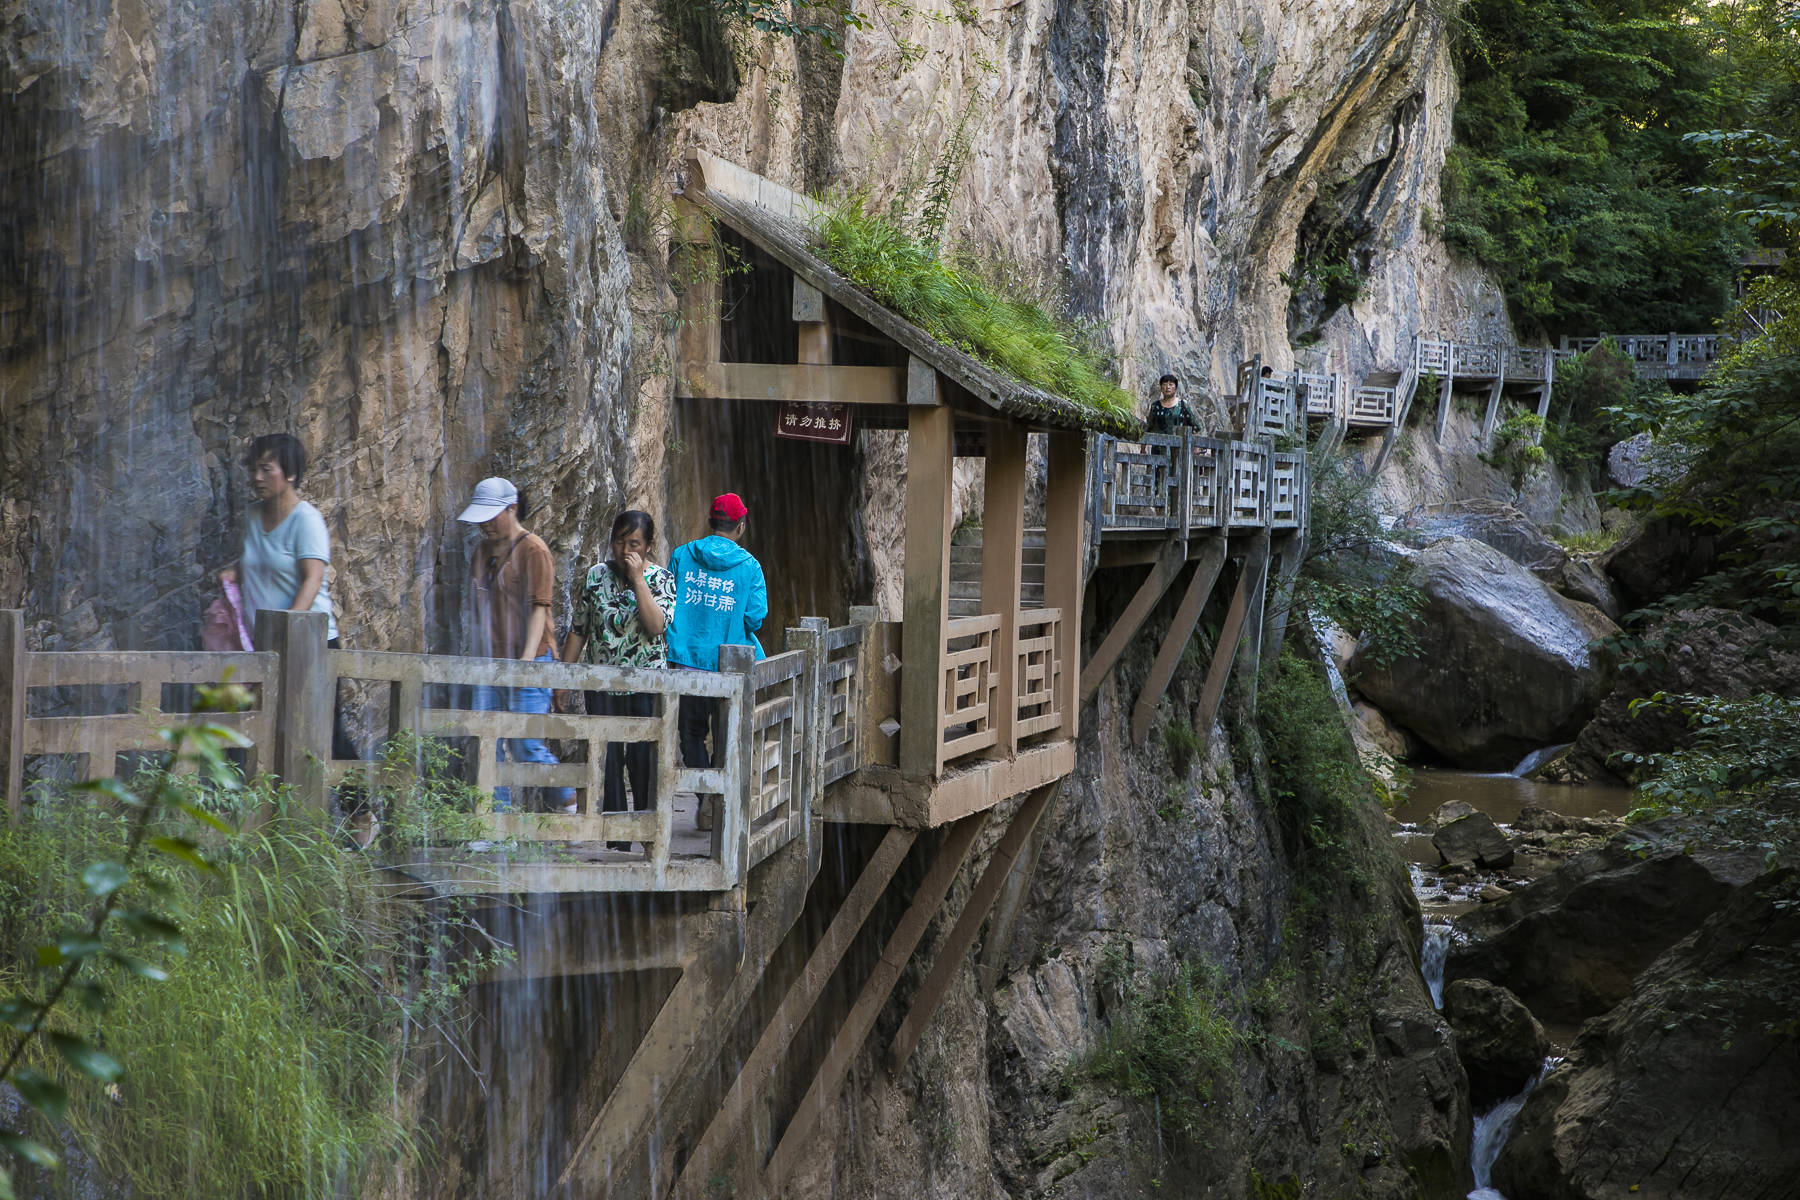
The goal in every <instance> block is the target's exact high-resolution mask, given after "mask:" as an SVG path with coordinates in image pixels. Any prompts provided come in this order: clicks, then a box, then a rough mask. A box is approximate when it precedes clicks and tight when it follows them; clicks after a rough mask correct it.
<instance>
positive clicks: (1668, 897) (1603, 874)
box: [1444, 819, 1761, 1025]
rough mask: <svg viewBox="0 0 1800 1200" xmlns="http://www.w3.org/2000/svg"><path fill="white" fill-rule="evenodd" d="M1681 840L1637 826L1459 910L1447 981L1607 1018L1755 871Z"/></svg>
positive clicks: (1741, 858)
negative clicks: (1482, 985) (1689, 849)
mask: <svg viewBox="0 0 1800 1200" xmlns="http://www.w3.org/2000/svg"><path fill="white" fill-rule="evenodd" d="M1685 841H1686V838H1685V836H1683V835H1682V833H1681V832H1680V827H1679V825H1678V824H1676V823H1674V822H1671V821H1668V820H1667V819H1665V820H1664V821H1659V822H1653V823H1651V824H1650V825H1646V826H1640V827H1638V828H1636V829H1633V830H1631V831H1629V832H1627V833H1625V834H1621V835H1620V836H1618V837H1616V838H1614V839H1613V840H1612V841H1611V842H1609V843H1607V844H1606V845H1605V846H1604V847H1602V848H1600V849H1598V850H1591V851H1588V852H1586V853H1583V854H1579V855H1576V856H1575V857H1574V858H1572V859H1570V860H1568V861H1567V862H1565V863H1563V864H1562V865H1561V866H1560V867H1558V868H1557V869H1556V870H1555V871H1553V872H1552V873H1551V874H1549V875H1548V876H1545V877H1544V878H1542V879H1539V880H1536V881H1535V882H1533V883H1531V884H1530V885H1529V886H1527V887H1524V888H1521V889H1519V890H1518V891H1516V892H1514V893H1513V894H1512V896H1511V897H1510V898H1509V899H1507V900H1504V901H1502V902H1500V903H1498V904H1485V905H1482V906H1481V907H1480V908H1478V909H1476V910H1474V911H1472V912H1469V913H1466V914H1464V915H1463V916H1461V917H1459V918H1458V919H1457V922H1456V924H1457V928H1458V929H1459V930H1460V931H1461V932H1462V933H1464V934H1465V935H1467V936H1466V938H1465V939H1464V940H1462V941H1459V942H1458V943H1456V944H1454V945H1452V947H1451V949H1450V953H1449V956H1448V958H1447V959H1446V962H1445V969H1444V978H1445V979H1446V980H1447V981H1454V980H1458V979H1471V978H1473V979H1486V980H1489V981H1491V982H1494V983H1502V984H1504V985H1505V986H1506V987H1508V988H1510V989H1511V990H1512V991H1513V993H1514V994H1515V995H1517V996H1518V997H1519V998H1520V999H1521V1000H1523V1001H1524V1002H1525V1003H1526V1004H1527V1005H1528V1006H1530V1008H1531V1011H1532V1012H1533V1013H1535V1014H1536V1015H1537V1016H1538V1018H1539V1019H1540V1020H1544V1021H1548V1022H1553V1023H1556V1024H1564V1025H1572V1024H1576V1023H1578V1022H1580V1021H1584V1020H1586V1019H1587V1018H1589V1017H1593V1016H1597V1015H1599V1014H1600V1013H1603V1012H1605V1011H1606V1010H1608V1009H1610V1008H1611V1007H1612V1006H1613V1005H1615V1004H1617V1003H1618V1002H1619V1001H1620V1000H1623V999H1624V998H1625V997H1626V996H1627V995H1629V994H1630V992H1631V982H1632V980H1633V979H1634V978H1635V977H1636V976H1637V974H1638V972H1640V971H1642V970H1643V969H1644V968H1645V967H1646V966H1648V965H1649V964H1650V963H1651V961H1653V960H1654V959H1655V958H1656V956H1657V955H1659V954H1661V953H1662V952H1663V951H1664V950H1666V949H1668V948H1669V946H1671V945H1673V944H1674V943H1675V942H1676V941H1678V940H1680V939H1681V938H1683V937H1685V936H1687V934H1689V933H1690V932H1692V931H1693V929H1694V927H1695V926H1697V925H1699V924H1700V922H1702V921H1704V920H1705V919H1706V917H1707V916H1708V915H1709V914H1710V913H1711V912H1712V911H1713V910H1714V909H1716V908H1717V907H1718V906H1719V905H1720V904H1721V903H1723V902H1724V901H1725V899H1726V898H1727V897H1728V896H1730V895H1731V893H1732V892H1733V891H1734V890H1736V889H1737V888H1739V887H1742V886H1743V885H1744V884H1746V883H1748V882H1749V881H1750V880H1752V879H1754V878H1755V877H1756V875H1757V874H1758V872H1759V871H1760V870H1761V857H1760V852H1751V851H1745V852H1741V853H1733V854H1723V853H1708V854H1687V853H1685V852H1684V851H1683V850H1682V849H1681V847H1682V845H1683V844H1685Z"/></svg>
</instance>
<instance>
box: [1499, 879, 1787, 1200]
mask: <svg viewBox="0 0 1800 1200" xmlns="http://www.w3.org/2000/svg"><path fill="white" fill-rule="evenodd" d="M1797 980H1800V880H1797V879H1796V877H1795V875H1794V873H1793V872H1792V871H1781V872H1775V873H1771V874H1769V875H1766V876H1763V877H1762V878H1760V879H1758V880H1756V881H1755V882H1754V883H1753V884H1752V885H1750V886H1748V887H1746V888H1744V889H1743V890H1742V891H1741V892H1739V893H1738V894H1737V895H1735V896H1734V897H1733V898H1732V899H1731V900H1730V901H1729V902H1728V903H1727V904H1725V905H1724V906H1723V907H1722V908H1720V909H1719V910H1718V911H1717V912H1715V913H1714V914H1713V915H1712V916H1711V917H1709V918H1707V920H1706V923H1705V924H1704V925H1702V926H1701V927H1700V928H1699V929H1698V930H1697V931H1695V932H1694V933H1693V934H1691V935H1690V936H1688V937H1687V938H1686V939H1684V940H1683V941H1682V942H1681V943H1679V944H1678V945H1676V946H1675V947H1674V948H1673V949H1671V950H1670V951H1669V952H1668V953H1667V954H1664V955H1663V956H1662V957H1661V958H1659V959H1657V960H1656V962H1655V963H1654V964H1652V965H1651V966H1650V967H1649V968H1648V969H1647V970H1646V971H1645V972H1644V973H1643V975H1642V977H1641V978H1640V979H1639V980H1638V985H1637V987H1636V989H1635V990H1634V991H1633V992H1632V994H1631V997H1630V999H1628V1000H1626V1001H1625V1002H1624V1003H1623V1004H1621V1005H1619V1006H1618V1008H1616V1009H1614V1010H1613V1012H1611V1013H1610V1014H1608V1015H1607V1016H1606V1017H1604V1018H1602V1019H1600V1020H1598V1021H1594V1022H1592V1023H1590V1024H1589V1025H1588V1026H1587V1027H1586V1028H1585V1029H1583V1030H1582V1033H1581V1036H1580V1038H1579V1039H1577V1041H1576V1043H1575V1046H1574V1048H1573V1050H1572V1052H1571V1053H1570V1056H1569V1059H1568V1061H1567V1062H1566V1063H1564V1064H1563V1065H1562V1066H1560V1067H1559V1068H1558V1069H1557V1070H1556V1071H1554V1072H1552V1073H1551V1075H1550V1076H1549V1077H1548V1078H1547V1079H1545V1080H1544V1081H1543V1082H1542V1083H1540V1084H1539V1085H1538V1086H1537V1087H1536V1088H1535V1089H1533V1091H1532V1093H1531V1097H1530V1099H1529V1100H1527V1101H1526V1104H1525V1107H1524V1109H1523V1111H1521V1112H1520V1114H1519V1118H1518V1121H1517V1123H1516V1124H1515V1125H1514V1127H1513V1132H1512V1136H1511V1137H1510V1138H1509V1139H1508V1141H1507V1143H1506V1147H1505V1149H1504V1150H1502V1151H1501V1154H1500V1158H1499V1160H1498V1161H1497V1162H1496V1163H1495V1164H1494V1171H1493V1181H1494V1186H1495V1187H1497V1188H1499V1189H1500V1190H1501V1191H1503V1192H1504V1193H1505V1194H1506V1195H1508V1196H1520V1197H1525V1196H1545V1197H1556V1198H1557V1200H1628V1198H1635V1200H1644V1198H1646V1197H1673V1196H1680V1197H1683V1198H1684V1200H1739V1198H1742V1197H1751V1196H1766V1197H1771V1198H1773V1197H1777V1196H1780V1197H1791V1196H1794V1195H1796V1194H1800V1138H1796V1137H1795V1136H1794V1131H1795V1130H1796V1129H1800V1038H1797V1037H1796V1036H1795V1032H1794V1014H1795V1011H1796V1007H1795V1006H1796V1003H1797V1001H1800V996H1797V995H1796V990H1797V986H1796V985H1797Z"/></svg>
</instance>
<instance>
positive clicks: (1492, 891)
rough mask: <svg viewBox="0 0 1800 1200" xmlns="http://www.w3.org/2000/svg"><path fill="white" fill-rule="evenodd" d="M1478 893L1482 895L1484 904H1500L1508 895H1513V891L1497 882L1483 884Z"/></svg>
mask: <svg viewBox="0 0 1800 1200" xmlns="http://www.w3.org/2000/svg"><path fill="white" fill-rule="evenodd" d="M1477 895H1478V896H1479V897H1480V899H1481V902H1482V903H1483V904H1498V903H1499V902H1500V901H1502V900H1504V899H1506V898H1507V897H1508V896H1511V895H1512V893H1511V892H1509V891H1507V890H1506V889H1505V888H1503V887H1501V886H1500V885H1499V884H1497V883H1487V884H1483V885H1482V887H1481V891H1480V892H1478V893H1477Z"/></svg>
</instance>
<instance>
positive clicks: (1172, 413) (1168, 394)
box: [1144, 375, 1200, 433]
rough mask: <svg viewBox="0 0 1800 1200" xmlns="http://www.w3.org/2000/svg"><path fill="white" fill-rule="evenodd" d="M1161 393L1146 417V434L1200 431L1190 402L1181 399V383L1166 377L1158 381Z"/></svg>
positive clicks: (1170, 376) (1171, 377)
mask: <svg viewBox="0 0 1800 1200" xmlns="http://www.w3.org/2000/svg"><path fill="white" fill-rule="evenodd" d="M1156 386H1157V388H1158V390H1159V391H1160V393H1161V394H1160V395H1158V396H1157V398H1156V401H1155V403H1153V404H1151V406H1150V412H1149V414H1148V415H1146V416H1145V417H1144V432H1146V433H1180V432H1181V431H1182V430H1183V429H1184V428H1186V429H1193V430H1198V429H1199V428H1200V422H1198V421H1196V420H1195V419H1194V410H1193V409H1191V408H1189V407H1188V402H1187V401H1186V400H1183V399H1182V398H1181V394H1180V393H1181V381H1180V380H1179V379H1177V378H1175V377H1174V376H1173V375H1164V376H1163V377H1162V378H1161V379H1159V380H1157V381H1156Z"/></svg>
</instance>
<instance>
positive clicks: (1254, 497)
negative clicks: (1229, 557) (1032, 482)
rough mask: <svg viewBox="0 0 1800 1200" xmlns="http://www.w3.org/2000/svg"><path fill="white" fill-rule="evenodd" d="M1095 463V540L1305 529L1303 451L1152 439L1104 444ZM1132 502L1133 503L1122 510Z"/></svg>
mask: <svg viewBox="0 0 1800 1200" xmlns="http://www.w3.org/2000/svg"><path fill="white" fill-rule="evenodd" d="M1095 459H1096V462H1097V463H1098V469H1097V470H1096V473H1095V478H1096V482H1095V488H1096V491H1097V495H1098V503H1097V504H1096V505H1095V509H1094V511H1095V514H1096V515H1095V521H1094V530H1093V532H1094V536H1095V537H1098V538H1104V537H1106V536H1107V535H1108V534H1114V535H1120V534H1141V533H1144V532H1147V531H1162V530H1172V529H1182V530H1229V531H1237V530H1242V529H1253V528H1265V527H1266V528H1280V529H1293V528H1298V527H1299V526H1301V525H1303V524H1304V523H1305V517H1306V505H1307V502H1308V501H1307V493H1306V476H1305V470H1306V468H1305V461H1304V460H1305V456H1304V455H1303V454H1301V453H1300V452H1299V451H1275V450H1274V449H1273V448H1272V447H1271V445H1270V443H1268V442H1266V441H1254V442H1241V441H1228V440H1226V439H1223V438H1209V437H1198V436H1195V435H1193V434H1181V435H1176V434H1151V435H1148V436H1146V437H1144V438H1143V439H1142V440H1141V441H1138V442H1114V441H1113V440H1112V439H1111V438H1104V437H1103V438H1100V439H1099V445H1098V447H1097V450H1096V454H1095ZM1184 465H1185V467H1186V471H1185V474H1184V472H1183V470H1182V467H1183V466H1184ZM1126 472H1137V473H1138V475H1137V478H1138V479H1139V480H1140V482H1139V483H1138V485H1137V486H1135V487H1133V488H1131V489H1129V490H1128V489H1127V488H1126V487H1125V486H1124V485H1123V484H1122V483H1120V482H1119V481H1120V480H1121V478H1122V477H1123V476H1124V475H1125V473H1126ZM1183 495H1185V496H1186V497H1187V512H1186V518H1185V520H1184V519H1183V514H1182V506H1181V503H1180V501H1181V497H1182V496H1183ZM1127 496H1128V497H1129V499H1130V503H1129V504H1124V503H1121V498H1123V497H1127Z"/></svg>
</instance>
